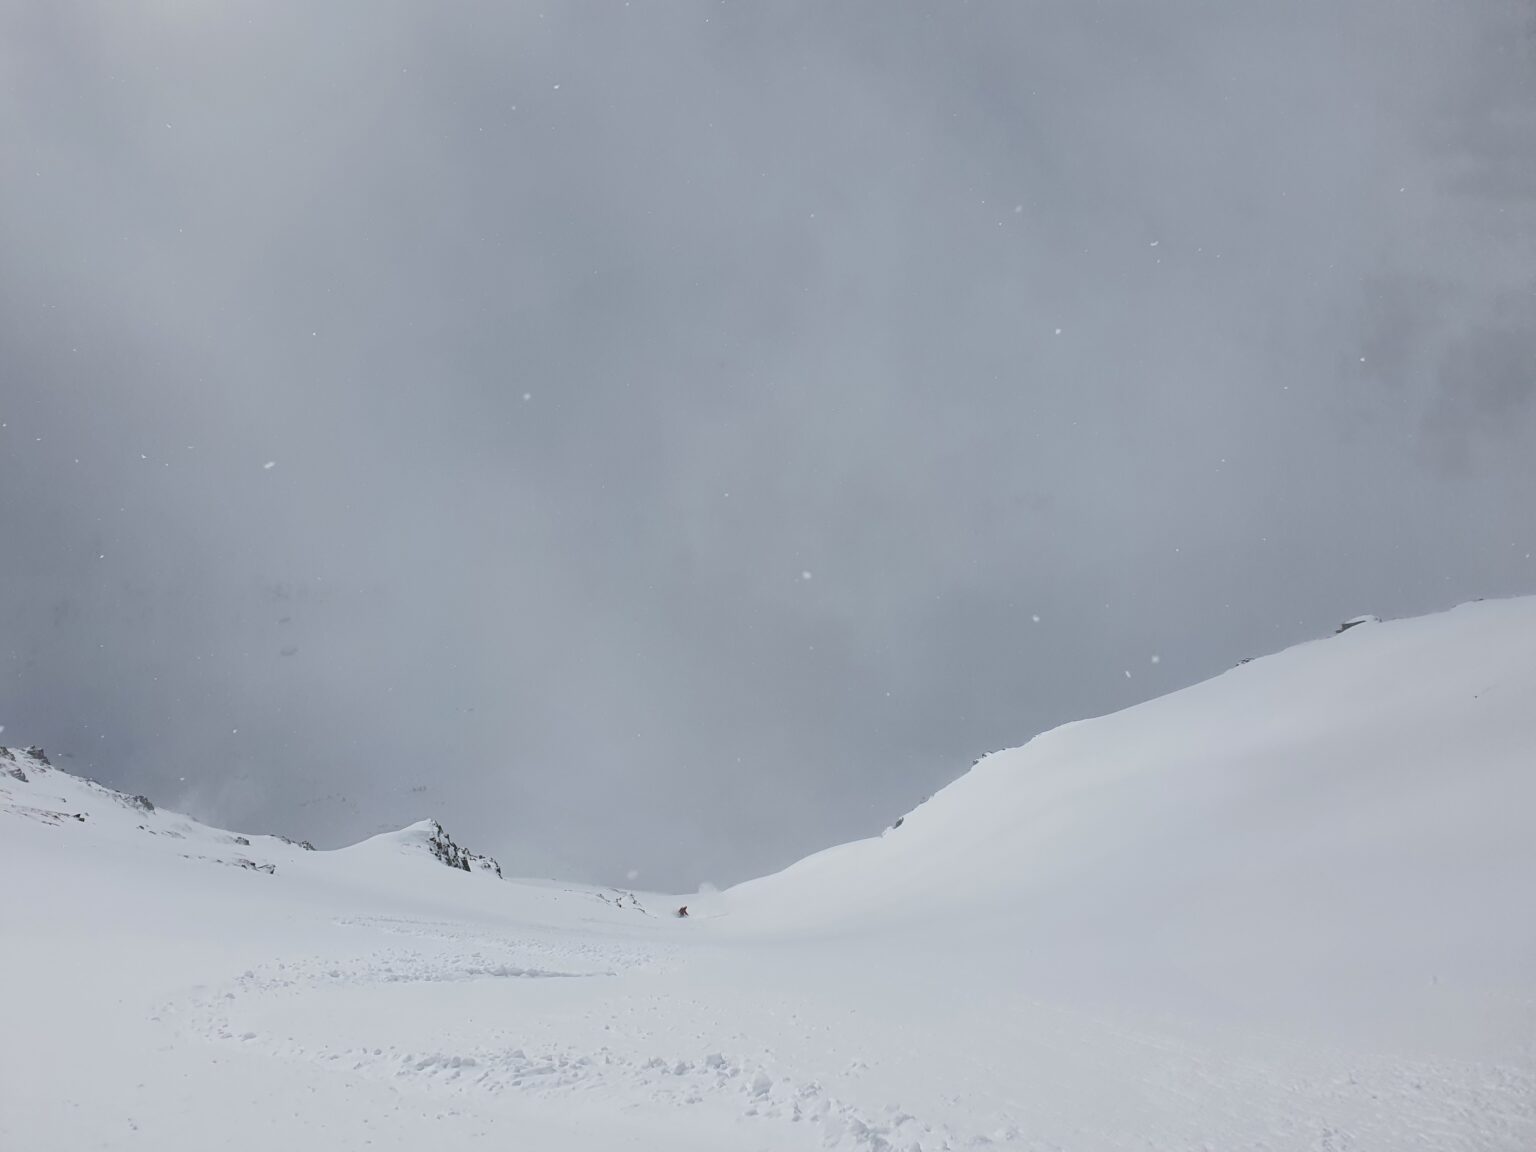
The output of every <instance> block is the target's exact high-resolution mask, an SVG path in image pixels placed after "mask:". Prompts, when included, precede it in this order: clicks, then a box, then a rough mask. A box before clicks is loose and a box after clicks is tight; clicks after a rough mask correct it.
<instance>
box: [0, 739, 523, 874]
mask: <svg viewBox="0 0 1536 1152" xmlns="http://www.w3.org/2000/svg"><path fill="white" fill-rule="evenodd" d="M0 811H8V812H10V813H11V814H13V815H16V816H21V817H23V818H25V819H29V820H35V821H38V822H41V823H44V824H52V825H56V826H57V825H62V824H65V823H69V822H72V823H74V824H89V825H91V826H92V827H93V829H101V830H103V831H104V833H105V834H106V835H109V836H110V835H117V836H122V835H127V834H134V833H138V834H143V835H148V836H154V837H158V838H160V839H161V840H165V841H181V842H183V843H184V845H185V846H187V847H188V848H192V847H195V848H197V849H199V851H200V852H201V853H202V855H195V854H193V853H191V852H183V855H186V856H188V858H196V859H207V860H210V861H212V862H214V863H219V864H228V865H233V866H235V867H238V868H245V869H248V870H250V871H254V872H265V873H267V874H269V875H270V874H273V873H275V872H276V870H277V866H278V864H279V863H281V862H282V860H283V858H284V857H291V856H292V855H293V854H294V853H295V852H313V851H314V850H315V848H314V845H312V844H310V843H309V841H307V840H290V839H289V838H288V837H286V836H260V835H249V834H240V833H235V832H229V831H226V830H224V829H221V828H214V827H211V826H210V825H207V824H203V823H201V822H200V821H197V820H193V819H192V818H191V817H189V816H183V815H182V814H181V813H179V812H170V811H167V810H165V809H162V808H158V807H156V805H155V804H154V802H153V801H151V800H150V799H149V797H147V796H129V795H127V794H126V793H123V792H118V791H117V790H115V789H112V788H108V787H107V786H106V785H104V784H98V783H96V782H95V781H94V780H87V779H85V778H84V777H81V776H76V775H74V774H73V773H71V772H68V771H66V770H64V769H62V768H58V767H56V766H55V765H53V764H52V763H51V762H50V761H49V759H48V756H47V754H46V753H45V752H44V751H43V749H41V748H39V747H36V746H33V747H30V748H6V747H0ZM369 844H374V845H376V846H379V847H384V848H386V849H389V850H392V852H394V853H398V854H403V855H405V856H407V857H409V856H419V857H420V858H423V859H426V858H431V859H434V860H437V861H440V862H441V863H443V864H446V865H447V866H448V867H450V868H454V869H457V870H459V871H462V872H485V873H489V874H490V875H493V876H495V877H496V878H497V879H501V878H502V874H501V865H500V864H498V863H497V862H496V860H495V859H494V858H492V857H490V856H483V855H480V854H479V853H476V852H470V851H468V850H467V849H465V848H463V847H461V846H460V845H459V844H457V843H455V842H454V840H453V838H452V837H451V836H449V835H448V833H447V832H446V831H445V830H444V828H443V826H442V825H441V824H440V823H438V822H437V821H436V820H422V821H419V822H417V823H415V824H412V825H410V826H408V827H406V828H402V829H400V830H399V831H396V832H386V833H383V834H382V835H379V836H375V837H373V838H372V839H371V840H367V841H364V842H363V844H361V845H353V846H352V848H353V849H357V848H362V847H364V845H369Z"/></svg>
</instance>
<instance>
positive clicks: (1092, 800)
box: [0, 599, 1536, 1152]
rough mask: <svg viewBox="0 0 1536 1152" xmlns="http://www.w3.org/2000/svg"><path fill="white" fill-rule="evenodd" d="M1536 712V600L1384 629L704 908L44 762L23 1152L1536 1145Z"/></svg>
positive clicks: (18, 1110) (1251, 671)
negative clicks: (322, 842)
mask: <svg viewBox="0 0 1536 1152" xmlns="http://www.w3.org/2000/svg"><path fill="white" fill-rule="evenodd" d="M1533 700H1536V599H1528V600H1514V601H1503V602H1495V603H1480V604H1475V605H1468V606H1465V607H1463V608H1460V609H1457V610H1456V611H1454V612H1450V613H1446V614H1443V615H1439V616H1432V617H1426V618H1423V619H1419V620H1410V621H1400V622H1394V623H1378V622H1374V621H1369V620H1367V621H1363V622H1361V623H1360V624H1358V625H1356V626H1353V627H1351V628H1349V629H1348V630H1347V631H1345V632H1343V633H1341V634H1339V635H1337V636H1334V637H1331V638H1329V639H1327V640H1322V641H1318V642H1316V643H1313V644H1307V645H1302V646H1300V647H1298V648H1294V649H1291V650H1289V651H1287V652H1283V653H1280V654H1279V655H1277V656H1272V657H1269V658H1266V659H1263V660H1257V661H1254V662H1252V663H1249V664H1246V665H1244V666H1243V667H1240V668H1238V669H1235V670H1233V671H1232V672H1229V673H1227V674H1226V675H1224V676H1221V677H1218V678H1217V679H1215V680H1212V681H1209V682H1207V683H1205V684H1201V685H1197V686H1195V687H1193V688H1190V689H1188V690H1186V691H1184V692H1179V693H1175V694H1174V695H1172V696H1168V697H1165V698H1163V699H1161V700H1155V701H1152V702H1150V703H1148V704H1145V705H1142V706H1140V707H1137V708H1133V709H1130V710H1128V711H1125V712H1122V713H1119V714H1117V715H1114V716H1109V717H1105V718H1102V719H1098V720H1092V721H1085V722H1083V723H1080V724H1074V725H1068V726H1066V727H1064V728H1061V729H1058V730H1056V731H1054V732H1050V733H1047V734H1045V735H1044V736H1041V737H1038V738H1037V739H1036V740H1034V741H1032V742H1031V743H1030V744H1028V745H1026V746H1025V747H1023V748H1020V749H1015V750H1013V751H1010V752H1005V753H999V754H997V755H994V756H991V757H988V758H986V759H985V760H984V761H982V762H981V763H980V764H979V765H978V766H977V767H976V768H974V769H973V770H972V771H971V772H970V773H968V774H967V775H966V776H965V777H963V778H962V779H961V780H959V781H957V782H956V783H955V784H953V785H951V786H950V787H949V788H946V789H945V790H943V791H942V792H940V793H939V794H938V795H936V796H935V797H934V798H933V799H932V800H930V801H929V802H928V803H927V804H925V805H923V806H922V807H920V808H919V809H917V810H916V811H915V812H913V813H912V814H910V815H909V816H908V817H906V818H905V819H904V820H903V821H902V823H901V826H900V827H899V828H896V829H893V830H891V831H889V832H888V833H887V834H886V835H884V836H883V837H880V838H877V839H874V840H869V841H863V842H859V843H856V844H850V845H845V846H843V847H841V848H836V849H832V850H830V851H828V852H824V853H821V854H818V855H816V856H813V857H811V858H809V859H807V860H804V861H801V862H800V863H799V864H796V865H794V866H793V867H791V868H789V869H786V870H785V871H784V872H782V873H779V874H777V875H775V876H770V877H765V878H763V879H761V880H756V881H753V882H751V883H748V884H744V885H740V886H739V887H737V888H735V889H731V890H729V891H727V892H724V893H720V894H711V895H698V896H690V897H686V898H684V897H647V896H645V895H643V894H633V893H623V892H617V891H612V890H606V891H605V890H599V889H592V888H583V887H580V886H566V887H561V886H557V885H550V884H544V883H539V884H531V883H524V882H516V881H509V882H498V881H497V880H496V878H495V876H494V874H490V873H489V872H487V871H479V870H473V871H470V872H469V873H468V874H466V873H465V871H464V870H463V868H464V866H465V862H466V861H468V862H469V866H470V867H471V868H472V869H474V868H475V864H474V859H475V858H473V857H472V856H470V855H469V854H467V853H463V851H462V849H459V848H458V847H457V846H456V845H455V846H453V848H454V851H453V852H446V851H444V852H438V851H434V849H433V843H434V841H435V840H437V839H438V838H439V837H440V836H441V838H442V839H443V840H446V839H447V838H446V836H445V835H443V834H442V832H441V829H440V827H438V826H436V825H435V824H433V823H431V822H426V823H423V824H419V825H414V826H412V827H411V828H408V829H405V830H402V831H401V832H398V833H391V834H388V835H386V836H382V837H375V838H374V839H372V840H370V841H366V842H364V843H363V844H360V845H357V846H354V847H352V848H348V849H343V850H340V851H336V852H313V851H306V850H305V849H304V847H303V846H299V845H293V844H290V843H286V842H284V841H281V840H278V839H274V838H270V837H257V836H236V835H235V834H232V833H228V832H223V831H220V830H217V829H212V828H208V827H206V826H204V825H201V824H198V823H196V822H195V821H191V820H189V819H187V818H185V817H182V816H178V815H176V814H173V813H166V812H163V811H158V810H153V809H152V807H151V806H148V805H147V804H145V803H141V802H139V801H136V800H134V799H132V798H128V797H122V796H120V795H118V794H117V793H113V792H111V791H109V790H106V789H102V788H100V787H98V786H95V785H92V784H89V783H87V782H85V781H81V780H78V779H76V778H74V777H71V776H69V775H68V774H66V773H63V772H60V771H58V770H56V769H53V768H50V767H49V766H48V765H46V764H45V763H42V762H41V761H39V760H37V759H35V758H33V757H31V756H28V755H26V754H23V753H19V752H11V753H9V754H7V755H5V756H0V869H3V871H0V876H3V882H0V932H3V940H4V947H3V948H0V989H3V990H4V993H5V994H4V996H3V997H0V1147H4V1148H7V1149H9V1148H12V1147H14V1148H18V1149H21V1148H25V1149H49V1148H58V1149H66V1148H69V1149H73V1148H83V1147H109V1148H115V1147H130V1146H140V1145H142V1146H144V1147H146V1148H148V1147H153V1148H154V1149H155V1150H156V1152H164V1150H167V1149H175V1148H187V1149H194V1148H195V1149H199V1150H201V1149H205V1148H209V1147H230V1148H262V1149H266V1148H267V1147H269V1146H270V1145H271V1144H272V1143H273V1142H274V1141H282V1142H283V1143H285V1144H287V1145H289V1146H291V1147H294V1148H297V1149H309V1148H314V1149H333V1148H350V1147H358V1148H361V1147H374V1148H393V1147H399V1148H407V1147H409V1148H417V1147H420V1146H421V1144H422V1142H423V1141H433V1142H440V1141H453V1142H455V1143H458V1142H463V1141H468V1142H470V1143H471V1144H473V1143H474V1142H476V1141H478V1140H483V1141H484V1142H485V1143H487V1144H488V1145H489V1144H490V1142H491V1141H496V1142H498V1144H502V1145H505V1144H508V1143H510V1144H513V1145H516V1146H519V1147H534V1148H551V1149H571V1150H576V1152H580V1150H583V1149H599V1148H601V1149H609V1148H625V1147H628V1148H667V1149H689V1148H698V1149H737V1148H741V1149H747V1148H751V1149H761V1148H791V1149H799V1148H805V1149H810V1148H821V1147H833V1148H859V1149H882V1148H904V1149H919V1148H920V1149H924V1150H926V1152H933V1150H935V1149H943V1148H952V1149H958V1148H966V1147H984V1146H985V1147H997V1148H1010V1149H1084V1150H1089V1149H1118V1148H1137V1149H1186V1148H1200V1147H1209V1148H1213V1149H1222V1150H1226V1149H1243V1148H1253V1149H1257V1148H1265V1149H1270V1150H1285V1149H1318V1150H1321V1149H1328V1150H1331V1152H1344V1150H1349V1149H1383V1150H1397V1149H1411V1148H1424V1149H1447V1148H1449V1149H1458V1148H1459V1149H1483V1148H1487V1149H1509V1150H1514V1149H1530V1148H1533V1147H1536V915H1533V913H1532V912H1531V911H1530V904H1531V896H1530V893H1531V892H1532V891H1536V837H1533V836H1532V835H1531V831H1532V829H1531V821H1532V813H1533V812H1536V716H1533V715H1532V711H1533V710H1532V708H1531V702H1532V701H1533ZM434 855H435V856H437V859H434V858H433V857H434ZM444 855H446V856H448V859H447V860H446V862H447V863H450V864H452V865H453V866H452V867H448V868H445V867H443V866H442V864H441V863H440V862H439V861H442V860H443V858H444ZM685 901H686V902H687V903H688V904H689V905H690V909H691V911H692V912H693V913H694V915H692V916H690V918H689V919H687V920H678V919H676V918H673V917H671V916H669V915H667V912H668V910H669V909H670V908H672V907H675V906H676V905H677V904H679V903H683V902H685Z"/></svg>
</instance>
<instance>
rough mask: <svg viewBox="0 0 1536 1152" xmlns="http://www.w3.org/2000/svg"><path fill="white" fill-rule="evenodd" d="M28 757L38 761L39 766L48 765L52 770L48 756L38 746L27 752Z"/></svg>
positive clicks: (33, 746)
mask: <svg viewBox="0 0 1536 1152" xmlns="http://www.w3.org/2000/svg"><path fill="white" fill-rule="evenodd" d="M26 755H28V756H30V757H31V758H32V759H34V760H36V761H37V762H38V763H39V764H48V766H49V767H50V768H51V767H52V766H53V765H52V764H51V763H50V762H49V760H48V754H47V753H46V752H44V751H43V750H42V749H41V748H39V747H38V746H37V745H36V744H34V745H32V747H30V748H28V749H27V750H26Z"/></svg>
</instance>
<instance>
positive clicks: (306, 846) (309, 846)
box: [278, 836, 315, 852]
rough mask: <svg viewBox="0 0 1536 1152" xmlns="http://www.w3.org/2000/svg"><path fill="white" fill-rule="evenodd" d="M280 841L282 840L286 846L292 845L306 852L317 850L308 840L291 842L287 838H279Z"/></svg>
mask: <svg viewBox="0 0 1536 1152" xmlns="http://www.w3.org/2000/svg"><path fill="white" fill-rule="evenodd" d="M278 839H279V840H281V841H282V842H283V843H284V844H291V845H293V847H295V848H302V849H304V851H306V852H313V851H314V850H315V846H314V845H313V844H311V843H310V842H309V841H308V840H290V839H289V838H288V837H286V836H279V837H278Z"/></svg>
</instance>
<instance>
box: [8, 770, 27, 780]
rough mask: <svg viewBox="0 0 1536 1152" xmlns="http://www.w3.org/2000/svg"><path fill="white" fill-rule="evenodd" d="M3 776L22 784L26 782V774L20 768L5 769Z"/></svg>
mask: <svg viewBox="0 0 1536 1152" xmlns="http://www.w3.org/2000/svg"><path fill="white" fill-rule="evenodd" d="M5 774H6V775H7V776H9V777H11V778H12V779H13V780H20V781H21V782H22V783H23V784H25V783H26V782H27V774H26V773H25V772H23V771H22V770H21V769H20V768H7V769H6V770H5Z"/></svg>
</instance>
